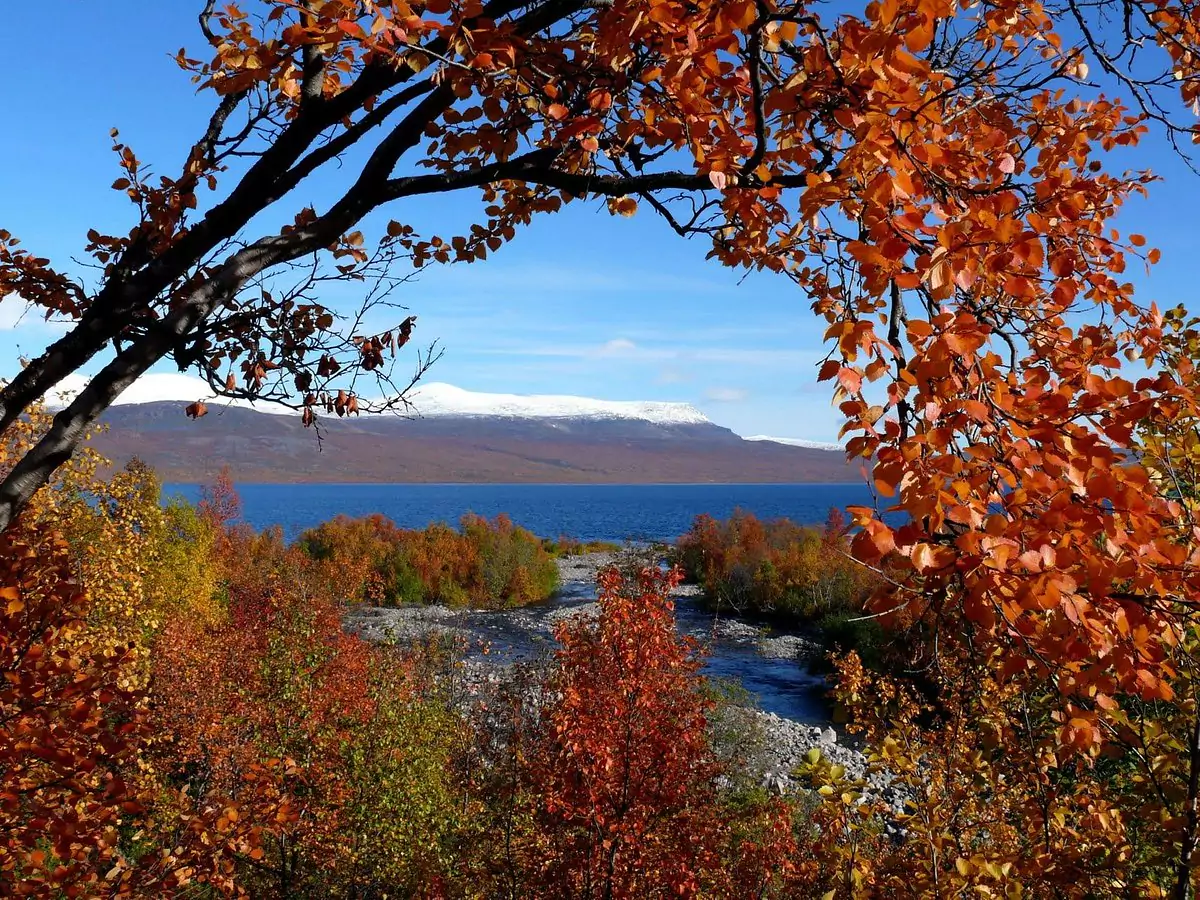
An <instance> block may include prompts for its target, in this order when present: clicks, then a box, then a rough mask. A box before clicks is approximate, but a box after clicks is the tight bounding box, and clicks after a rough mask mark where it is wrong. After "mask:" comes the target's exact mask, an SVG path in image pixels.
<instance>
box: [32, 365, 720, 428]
mask: <svg viewBox="0 0 1200 900" xmlns="http://www.w3.org/2000/svg"><path fill="white" fill-rule="evenodd" d="M86 384H87V379H86V378H83V377H82V376H79V375H71V376H68V377H67V378H65V379H63V381H62V383H61V384H60V385H59V386H58V388H57V389H56V390H54V391H53V392H51V394H50V397H49V402H50V405H51V406H55V407H58V406H65V405H66V403H67V402H69V400H70V399H71V397H73V396H74V395H75V394H77V393H78V392H79V391H80V390H81V389H82V388H83V387H84V385H86ZM194 400H204V401H206V402H208V401H211V402H213V403H220V404H227V405H230V406H234V407H238V408H242V409H254V410H256V411H258V412H264V413H282V414H286V415H295V412H294V411H293V410H290V409H286V408H284V407H281V406H278V405H275V404H272V403H250V402H248V401H244V400H233V401H229V400H223V399H222V400H215V399H214V397H213V393H212V391H211V390H210V389H209V386H208V385H207V384H206V383H205V382H204V380H203V379H201V378H198V377H196V376H195V375H186V374H182V373H174V372H163V373H157V372H156V373H150V374H148V375H143V376H142V377H141V378H139V379H138V380H137V381H135V382H134V383H133V384H132V385H130V386H129V388H128V389H126V390H125V392H124V393H122V394H121V396H120V397H118V398H117V400H116V403H115V404H114V405H115V406H132V405H136V404H142V403H162V402H168V401H170V402H178V403H191V402H192V401H194ZM411 400H412V403H413V407H414V409H415V412H416V414H417V415H419V416H425V417H435V416H436V417H460V418H467V417H470V418H474V417H479V416H490V417H498V418H506V419H628V420H634V421H641V422H651V423H654V424H657V425H705V424H708V423H709V420H708V417H707V416H705V415H704V413H702V412H700V410H698V409H696V407H694V406H692V405H691V404H690V403H678V402H668V401H657V400H597V399H594V398H592V397H572V396H567V395H560V394H489V393H483V392H479V391H468V390H465V389H463V388H460V387H455V386H454V385H452V384H445V383H442V382H430V383H428V384H421V385H419V386H418V388H417V389H416V390H415V391H414V392H413V394H412V396H411Z"/></svg>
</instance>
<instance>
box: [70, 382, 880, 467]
mask: <svg viewBox="0 0 1200 900" xmlns="http://www.w3.org/2000/svg"><path fill="white" fill-rule="evenodd" d="M447 387H448V386H447ZM453 390H457V389H453ZM444 393H445V392H443V394H444ZM462 393H464V394H467V393H468V392H462ZM469 396H470V397H473V398H479V397H504V396H506V395H479V394H474V395H469ZM457 399H461V398H457ZM515 399H521V400H522V401H523V402H524V401H530V400H541V401H549V400H556V401H561V400H578V399H580V398H515ZM590 402H592V403H593V404H605V403H606V401H590ZM607 403H609V404H610V406H611V405H612V404H613V403H615V402H611V401H609V402H607ZM463 406H464V404H463V403H461V402H459V403H456V404H446V403H441V404H439V408H437V409H436V410H432V411H431V412H432V414H429V415H426V416H424V417H422V418H416V419H403V418H398V417H394V416H362V417H355V418H351V419H346V420H339V419H336V418H333V417H325V418H323V419H322V428H321V441H320V443H319V444H318V440H317V432H316V431H315V430H314V429H311V428H304V427H303V425H302V424H301V422H300V419H299V416H298V415H287V416H285V415H279V414H274V413H265V412H260V411H257V410H254V409H247V408H243V407H235V406H227V407H223V406H220V405H218V404H217V403H213V404H211V405H210V406H209V414H208V415H207V416H204V417H203V418H201V419H198V420H196V421H192V420H189V419H187V418H186V417H185V416H184V414H183V408H182V404H181V403H180V402H179V401H176V400H171V401H159V402H148V403H126V404H125V405H119V406H114V407H112V408H111V409H109V410H108V412H107V413H106V414H105V416H104V419H103V422H104V423H105V424H107V425H108V431H107V432H106V433H105V434H102V435H99V436H98V437H97V438H96V439H95V440H94V441H93V446H94V447H96V449H98V450H100V451H101V452H102V453H103V454H104V455H106V456H108V457H109V458H111V459H113V460H114V462H115V463H117V464H123V463H124V462H125V461H126V460H127V459H129V458H130V457H132V456H138V457H140V458H141V459H143V460H145V461H146V462H148V463H150V464H151V465H152V466H154V468H155V469H157V470H158V472H159V473H160V474H161V475H162V477H163V478H164V479H165V480H167V481H179V482H198V481H206V480H209V479H211V478H212V477H213V476H214V475H215V474H216V473H217V472H218V471H219V470H220V469H221V467H222V466H224V465H228V466H229V467H230V469H231V471H232V474H233V476H234V478H235V480H238V481H250V482H255V481H257V482H468V483H470V482H482V483H487V482H500V483H502V482H516V483H522V482H542V483H593V484H602V483H630V484H638V483H646V484H649V483H672V482H674V483H701V482H717V483H722V482H727V483H738V482H743V483H746V482H781V483H782V482H853V481H859V480H861V477H862V476H861V470H860V468H859V467H858V466H857V465H851V464H849V463H847V462H846V459H845V457H844V456H843V454H842V453H841V451H837V450H825V449H816V448H812V447H797V446H789V445H785V444H781V443H775V442H770V441H747V440H743V439H742V438H741V437H739V436H738V435H736V434H734V433H733V432H732V431H730V430H729V429H727V428H722V427H720V426H718V425H714V424H713V423H712V422H709V421H707V420H706V419H705V418H704V416H703V415H702V414H701V413H699V412H698V411H696V410H694V409H693V408H691V407H688V406H687V405H686V404H641V405H638V404H633V403H624V404H620V403H618V404H616V405H615V407H613V408H608V407H605V406H599V407H577V406H572V405H570V404H566V405H563V404H561V403H560V404H559V406H557V407H552V406H550V405H547V404H546V403H542V404H541V405H537V404H534V405H533V406H530V404H529V403H528V402H525V403H524V405H523V406H521V405H520V404H516V405H514V404H513V403H509V404H508V406H507V407H506V406H505V405H504V404H503V403H500V404H497V406H496V407H493V408H497V409H499V410H501V412H500V414H494V415H493V414H488V413H487V412H486V407H479V408H476V406H477V404H468V405H467V409H466V410H465V411H464V409H463Z"/></svg>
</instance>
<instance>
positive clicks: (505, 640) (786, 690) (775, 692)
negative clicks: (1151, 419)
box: [346, 551, 890, 799]
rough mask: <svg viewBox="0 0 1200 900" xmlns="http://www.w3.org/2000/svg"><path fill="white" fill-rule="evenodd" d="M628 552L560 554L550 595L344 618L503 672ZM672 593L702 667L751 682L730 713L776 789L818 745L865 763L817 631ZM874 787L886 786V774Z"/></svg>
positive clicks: (383, 636) (690, 590)
mask: <svg viewBox="0 0 1200 900" xmlns="http://www.w3.org/2000/svg"><path fill="white" fill-rule="evenodd" d="M628 552H632V551H627V553H628ZM626 559H628V557H627V555H626V554H613V553H584V554H579V555H576V556H570V557H565V558H562V559H559V560H557V563H558V567H559V578H560V583H561V587H560V589H559V590H558V591H557V592H556V593H555V595H554V596H553V597H552V598H551V599H550V600H548V601H547V602H545V603H539V604H534V605H531V606H526V607H522V608H520V609H509V610H476V609H451V608H448V607H445V606H436V605H429V606H418V605H412V606H402V607H395V608H393V607H387V608H384V607H359V608H356V609H354V610H352V611H351V613H350V614H349V615H348V616H347V619H346V628H347V630H348V631H351V632H353V633H356V634H358V635H360V636H361V637H363V638H365V639H367V640H371V641H392V640H394V641H401V642H404V641H410V640H415V639H423V638H429V637H434V636H437V637H449V638H455V639H459V640H460V641H461V642H462V646H463V647H464V648H465V653H466V655H467V660H468V661H469V663H470V665H471V667H472V668H473V669H475V670H476V671H483V672H485V673H486V672H489V671H490V672H493V673H494V675H495V676H496V677H500V676H501V675H502V673H503V672H504V671H506V670H508V669H510V668H511V667H512V666H513V665H514V664H515V663H523V662H536V661H539V660H547V659H549V658H550V657H551V655H552V654H553V652H554V648H555V646H556V645H555V641H554V629H555V627H556V626H557V625H558V623H560V622H561V621H562V620H563V619H564V618H566V617H569V616H576V615H583V616H588V615H595V613H596V612H597V610H598V609H599V605H598V604H597V602H596V574H597V572H598V571H599V570H600V569H602V568H603V567H605V566H609V565H613V564H618V563H621V562H622V561H623V560H626ZM672 596H673V598H674V600H675V611H676V621H677V624H678V628H679V631H680V633H682V634H687V635H691V636H693V637H695V638H696V639H697V640H698V641H699V642H700V645H701V647H702V648H703V652H704V673H705V674H706V675H707V676H709V677H710V678H720V679H727V680H731V681H736V682H738V683H739V684H740V685H741V686H742V687H743V688H744V689H745V690H746V691H747V692H749V698H748V699H749V701H750V702H749V703H747V704H746V705H744V706H742V707H740V708H737V709H733V710H728V711H726V713H725V715H726V716H731V717H732V721H729V722H727V725H732V727H733V729H734V730H736V731H744V732H746V733H747V734H749V733H755V734H757V735H759V739H758V743H759V745H760V746H759V747H758V748H757V750H756V752H755V758H754V759H753V760H752V763H751V764H752V767H753V769H754V770H755V771H754V774H753V777H754V778H756V779H758V780H761V781H762V782H763V783H764V784H766V785H768V786H770V787H771V788H772V789H776V790H780V791H785V790H788V789H790V787H791V786H792V784H793V780H792V772H793V770H794V769H795V768H796V767H797V766H798V765H799V764H800V762H801V760H802V758H803V757H804V754H805V753H807V752H808V750H809V749H810V748H813V747H817V748H819V749H820V750H821V752H822V753H823V754H824V755H825V756H826V757H828V758H830V759H831V760H832V761H833V762H836V763H839V764H841V765H843V766H845V767H846V768H847V769H848V770H849V772H850V773H851V775H852V777H853V776H854V775H855V774H857V773H861V772H863V771H864V768H865V760H864V758H863V756H862V754H861V753H860V752H859V750H858V745H857V742H855V741H853V740H850V739H848V737H847V736H846V735H844V734H839V733H838V732H837V731H836V730H835V729H834V728H833V727H832V722H831V712H832V710H831V706H830V701H829V699H828V696H827V695H828V691H829V685H828V683H827V681H826V678H825V677H824V676H823V675H821V674H819V673H817V672H814V671H813V670H812V668H811V667H810V662H811V661H812V660H813V659H815V658H819V656H820V655H821V654H822V653H823V652H824V651H823V650H822V649H821V648H820V646H819V645H818V644H817V643H816V642H815V641H814V640H813V639H812V638H811V637H809V636H808V635H805V634H803V633H801V632H794V631H780V630H772V629H769V628H767V627H765V626H762V625H760V624H758V623H754V622H749V621H745V620H742V619H738V618H731V617H727V616H717V615H714V614H713V612H712V611H711V610H709V609H708V608H707V607H706V605H705V604H704V602H703V596H702V594H701V591H700V589H699V588H698V587H697V586H696V585H689V584H683V585H680V586H679V587H677V588H676V589H675V590H674V591H673V593H672ZM874 787H875V789H876V790H877V791H879V792H880V793H881V794H883V795H885V796H886V795H887V793H888V791H887V789H886V781H880V783H879V784H878V785H877V786H874ZM889 799H890V798H889Z"/></svg>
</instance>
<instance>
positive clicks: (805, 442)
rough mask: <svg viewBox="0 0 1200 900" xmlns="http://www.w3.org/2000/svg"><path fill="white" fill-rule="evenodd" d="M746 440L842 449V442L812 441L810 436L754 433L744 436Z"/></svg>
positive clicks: (811, 448) (811, 447) (809, 447)
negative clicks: (788, 436)
mask: <svg viewBox="0 0 1200 900" xmlns="http://www.w3.org/2000/svg"><path fill="white" fill-rule="evenodd" d="M742 440H744V441H769V442H770V443H772V444H786V445H787V446H789V447H806V448H808V449H809V450H841V449H842V445H841V444H832V443H829V442H827V441H810V440H808V438H785V437H771V436H769V435H766V434H753V435H750V436H749V437H744V438H742Z"/></svg>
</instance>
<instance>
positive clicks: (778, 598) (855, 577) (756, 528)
mask: <svg viewBox="0 0 1200 900" xmlns="http://www.w3.org/2000/svg"><path fill="white" fill-rule="evenodd" d="M847 550H848V546H847V543H846V541H845V539H844V537H843V527H842V524H841V521H840V519H839V515H838V514H837V512H836V511H834V512H832V513H831V514H830V521H829V522H828V523H827V525H826V526H825V528H824V529H816V528H808V527H804V526H801V525H796V524H794V523H793V522H791V521H789V520H787V519H780V520H777V521H774V522H760V521H759V520H758V519H757V518H755V516H754V515H753V514H752V513H747V512H743V511H741V510H738V511H736V512H735V513H734V514H733V516H732V517H731V518H729V519H727V520H725V521H718V520H716V519H714V518H712V517H711V516H707V515H702V516H698V517H697V518H696V521H695V522H693V523H692V527H691V529H690V530H689V531H688V532H687V534H685V535H683V537H681V538H680V539H679V544H678V552H679V559H680V563H681V564H682V565H683V567H684V570H685V571H686V572H687V574H688V576H689V577H690V578H692V579H693V580H695V581H697V582H699V583H700V584H701V585H702V586H703V587H704V590H705V592H706V593H707V594H708V596H709V597H710V598H711V600H712V602H713V603H714V604H715V605H716V606H717V608H718V609H725V610H730V611H735V612H744V613H753V614H759V615H764V616H772V617H778V618H781V619H785V620H793V621H801V622H812V621H816V620H819V619H821V618H822V617H823V616H826V615H829V614H839V613H860V612H861V611H862V609H863V606H864V604H865V602H866V598H867V595H868V594H869V593H870V592H871V590H872V589H873V588H875V587H876V586H877V584H878V579H877V578H876V577H875V576H874V575H873V574H872V573H871V572H869V571H868V570H866V569H864V568H863V567H862V566H860V565H858V564H857V563H855V561H854V560H853V559H851V558H850V556H849V553H848V552H847Z"/></svg>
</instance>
